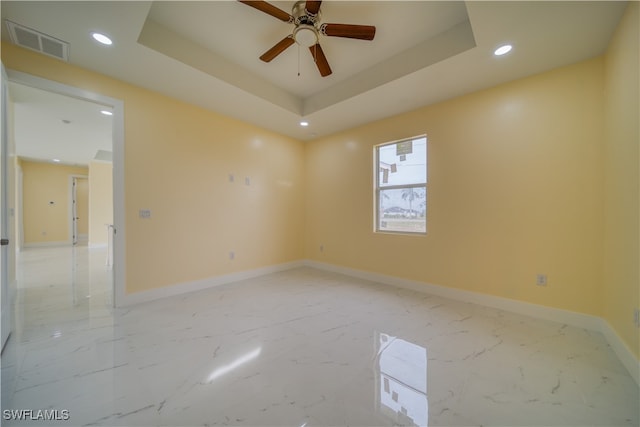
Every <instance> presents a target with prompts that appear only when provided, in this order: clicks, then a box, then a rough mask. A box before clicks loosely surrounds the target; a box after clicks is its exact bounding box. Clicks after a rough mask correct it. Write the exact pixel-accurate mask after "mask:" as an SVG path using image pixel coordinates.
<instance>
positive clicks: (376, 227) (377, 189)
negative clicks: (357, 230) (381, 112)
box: [373, 134, 429, 236]
mask: <svg viewBox="0 0 640 427" xmlns="http://www.w3.org/2000/svg"><path fill="white" fill-rule="evenodd" d="M423 138H424V140H425V181H424V182H421V183H417V184H400V185H387V186H384V187H383V186H381V185H380V172H381V171H380V148H381V147H385V146H388V145H396V144H398V143H401V142H406V141H415V140H416V139H423ZM428 162H429V140H428V138H427V135H426V134H422V135H416V136H412V137H408V138H402V139H398V140H395V141H389V142H384V143H382V144H377V145H375V146H374V147H373V170H374V173H373V232H374V233H380V234H398V235H406V236H426V235H427V211H428V203H427V205H426V206H425V214H424V231H399V230H384V229H381V228H380V221H381V217H380V215H381V212H380V193H381V191H385V190H404V189H408V188H423V189H424V192H425V203H426V201H427V197H428V193H429V191H428V185H429V165H428Z"/></svg>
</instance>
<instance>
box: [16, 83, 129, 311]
mask: <svg viewBox="0 0 640 427" xmlns="http://www.w3.org/2000/svg"><path fill="white" fill-rule="evenodd" d="M7 75H8V81H9V82H10V83H11V85H22V86H25V87H28V88H33V89H38V90H42V91H45V92H48V93H50V94H55V95H62V96H65V97H69V98H71V99H74V100H80V101H83V102H86V103H92V104H94V105H97V106H101V107H104V108H103V110H105V111H107V112H109V113H110V114H109V116H110V117H109V118H110V120H111V125H110V126H111V143H112V150H111V153H109V152H108V150H103V149H100V150H99V152H98V153H96V162H97V163H99V164H101V165H104V164H105V163H108V164H109V169H112V173H111V174H110V175H111V177H110V184H111V185H112V193H111V194H110V197H111V200H112V212H111V215H110V218H111V224H110V225H111V227H107V228H105V225H106V224H104V223H102V222H104V221H103V220H102V218H103V217H101V218H100V221H94V222H99V224H98V227H97V228H98V229H99V232H96V233H95V235H96V236H98V235H99V236H100V237H101V238H102V237H104V241H105V243H104V246H105V247H106V241H107V240H110V239H111V238H112V240H113V245H112V251H113V257H112V259H113V266H112V277H113V280H112V284H111V293H112V298H111V301H112V302H113V305H116V306H117V305H119V302H120V301H121V300H122V298H123V296H124V289H125V281H124V278H125V275H124V236H125V233H124V231H125V230H124V168H123V165H124V105H123V102H122V101H120V100H118V99H114V98H110V97H107V96H104V95H101V94H96V93H93V92H87V91H85V90H82V89H78V88H75V87H72V86H68V85H64V84H60V83H57V82H52V81H49V80H46V79H42V78H39V77H35V76H31V75H28V74H25V73H21V72H17V71H12V70H7ZM60 121H61V122H62V124H61V125H62V126H64V125H69V123H65V119H64V118H63V119H62V120H60ZM105 153H106V154H108V156H107V157H108V158H105ZM58 160H61V159H58ZM88 175H89V177H88V178H89V179H85V180H84V181H83V178H84V177H82V176H74V177H72V182H71V190H70V193H72V194H71V195H70V199H72V200H73V199H75V201H76V203H72V204H71V211H72V213H71V214H70V215H69V218H70V224H69V225H70V229H71V233H70V234H71V235H72V236H71V243H74V242H75V243H76V244H78V243H81V242H82V241H83V239H85V238H86V239H88V240H89V242H88V243H89V244H91V242H90V240H91V220H90V214H87V213H86V212H85V213H83V211H82V210H81V209H79V205H78V204H77V201H78V200H77V199H78V197H79V198H80V199H82V197H83V196H82V194H80V195H79V194H78V191H77V190H78V188H79V187H82V186H88V187H91V182H90V175H91V174H90V173H89V174H88ZM17 178H21V176H20V175H19V174H18V176H17ZM20 181H22V179H20V180H19V182H20ZM74 184H75V186H76V187H75V188H76V191H74V190H73V187H74ZM82 192H83V190H81V191H80V193H82ZM73 193H75V196H76V197H75V198H74V197H73ZM87 197H88V198H89V199H90V198H91V196H90V191H89V196H87ZM74 205H75V206H74ZM83 220H84V221H87V220H88V221H89V223H88V224H87V223H86V222H83ZM85 229H86V230H87V231H86V232H84V230H85ZM109 230H111V232H112V233H113V234H114V235H113V236H107V233H108V231H109ZM18 231H22V230H18ZM103 235H104V236H103ZM74 236H75V237H74ZM85 236H86V237H85ZM108 237H109V239H108ZM25 245H26V242H25ZM107 258H109V257H107Z"/></svg>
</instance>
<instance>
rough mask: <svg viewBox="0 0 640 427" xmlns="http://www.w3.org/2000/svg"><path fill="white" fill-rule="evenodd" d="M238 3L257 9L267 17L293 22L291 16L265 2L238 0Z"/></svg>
mask: <svg viewBox="0 0 640 427" xmlns="http://www.w3.org/2000/svg"><path fill="white" fill-rule="evenodd" d="M238 1H239V2H240V3H244V4H246V5H247V6H251V7H253V8H255V9H258V10H259V11H260V12H264V13H266V14H267V15H271V16H273V17H274V18H278V19H279V20H281V21H283V22H293V16H291V15H289V14H288V13H287V12H285V11H284V10H282V9H279V8H277V7H275V6H274V5H272V4H270V3H267V2H266V1H245V0H238Z"/></svg>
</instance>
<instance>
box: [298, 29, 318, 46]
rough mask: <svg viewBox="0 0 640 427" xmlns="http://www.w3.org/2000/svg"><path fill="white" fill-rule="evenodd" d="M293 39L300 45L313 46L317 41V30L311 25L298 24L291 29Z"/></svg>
mask: <svg viewBox="0 0 640 427" xmlns="http://www.w3.org/2000/svg"><path fill="white" fill-rule="evenodd" d="M293 39H294V40H295V41H296V43H298V44H299V45H300V46H303V47H310V46H314V45H315V44H316V43H318V32H317V31H316V29H315V27H313V26H311V25H300V26H298V27H297V28H296V29H295V30H294V31H293Z"/></svg>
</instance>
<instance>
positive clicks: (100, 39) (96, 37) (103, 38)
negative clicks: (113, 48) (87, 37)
mask: <svg viewBox="0 0 640 427" xmlns="http://www.w3.org/2000/svg"><path fill="white" fill-rule="evenodd" d="M91 37H93V39H94V40H96V41H97V42H100V43H102V44H105V45H107V46H109V45H112V44H113V42H112V41H111V39H110V38H109V37H107V36H105V35H104V34H101V33H91Z"/></svg>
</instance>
